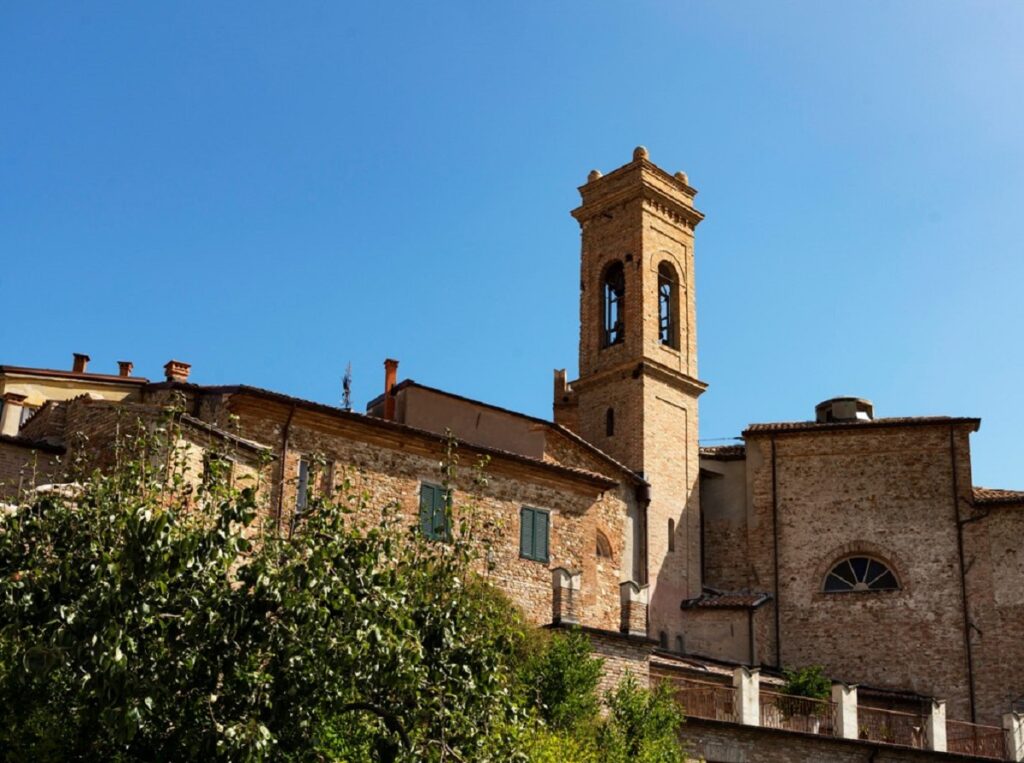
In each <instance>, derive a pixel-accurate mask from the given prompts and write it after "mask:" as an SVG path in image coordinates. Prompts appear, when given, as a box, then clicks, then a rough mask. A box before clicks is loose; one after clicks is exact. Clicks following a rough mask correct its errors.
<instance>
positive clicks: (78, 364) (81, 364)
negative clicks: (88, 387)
mask: <svg viewBox="0 0 1024 763" xmlns="http://www.w3.org/2000/svg"><path fill="white" fill-rule="evenodd" d="M72 354H73V356H74V359H75V360H74V363H72V365H71V371H72V372H73V373H76V374H84V373H85V369H86V368H87V367H88V365H89V361H90V360H91V358H90V357H89V356H88V355H85V354H83V353H81V352H76V353H72Z"/></svg>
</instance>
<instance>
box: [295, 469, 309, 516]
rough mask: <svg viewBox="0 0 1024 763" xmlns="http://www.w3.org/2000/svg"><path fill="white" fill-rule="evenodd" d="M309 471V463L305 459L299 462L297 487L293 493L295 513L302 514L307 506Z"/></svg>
mask: <svg viewBox="0 0 1024 763" xmlns="http://www.w3.org/2000/svg"><path fill="white" fill-rule="evenodd" d="M309 470H310V463H309V461H307V460H306V459H304V458H303V459H300V460H299V485H298V488H297V489H296V491H295V511H297V512H299V513H302V512H303V511H305V510H306V507H307V506H308V505H309Z"/></svg>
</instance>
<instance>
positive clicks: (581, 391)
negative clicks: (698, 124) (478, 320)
mask: <svg viewBox="0 0 1024 763" xmlns="http://www.w3.org/2000/svg"><path fill="white" fill-rule="evenodd" d="M579 190H580V195H581V196H582V198H583V203H582V205H581V206H579V207H578V208H577V209H574V210H573V212H572V215H573V217H575V218H576V220H577V221H578V222H579V224H580V228H581V236H582V252H581V263H580V358H579V372H580V376H579V379H577V380H576V381H574V382H572V383H571V385H570V384H567V383H566V381H565V374H564V372H557V371H556V373H555V405H554V408H555V420H556V421H558V422H559V423H562V424H564V425H565V426H567V427H569V428H571V429H573V430H574V431H576V432H577V433H578V434H579V435H580V436H582V437H583V438H585V439H586V440H588V441H589V442H591V443H593V444H594V445H596V446H597V447H599V448H601V449H602V450H604V451H605V452H606V453H608V454H609V455H611V456H613V457H614V458H616V459H618V460H620V461H622V462H623V463H624V464H626V465H627V466H629V467H630V468H631V469H633V470H635V471H637V472H640V473H642V474H643V476H644V477H645V478H646V479H647V481H648V482H649V483H650V485H651V488H650V496H649V497H650V502H649V504H648V505H647V510H646V518H643V517H642V516H641V517H638V518H634V522H633V524H634V526H635V531H634V538H633V539H632V543H629V542H628V541H627V546H629V545H632V546H633V548H635V549H636V553H635V554H634V563H633V577H634V578H637V579H639V581H640V582H647V583H649V585H650V597H651V598H650V610H649V612H650V615H649V635H650V636H652V637H654V638H660V637H662V635H664V638H665V639H666V641H667V642H668V645H669V646H670V647H671V646H674V645H675V643H676V641H675V638H676V636H678V635H680V634H681V633H682V626H681V619H682V618H681V613H680V603H681V602H682V601H683V600H684V599H686V598H690V597H695V596H698V595H700V593H701V578H700V569H701V564H700V554H701V548H700V497H699V494H698V485H699V479H698V473H699V468H700V467H699V462H698V446H697V398H698V397H699V396H700V394H701V393H702V392H703V391H704V390H705V389H706V388H707V385H706V384H705V383H704V382H701V381H699V380H698V379H697V332H696V308H695V301H694V288H693V285H694V278H693V238H694V229H695V228H696V227H697V225H698V224H699V223H700V221H701V220H702V219H704V216H703V215H702V214H701V213H700V212H698V211H697V210H696V209H695V208H694V206H693V200H694V197H695V196H696V194H697V192H696V191H695V190H694V189H693V188H691V187H690V185H689V183H688V182H687V178H686V175H685V174H684V173H682V172H677V173H676V174H675V175H670V174H669V173H667V172H665V171H664V170H662V169H661V168H660V167H658V166H656V165H655V164H653V163H652V162H651V161H650V158H649V156H648V153H647V150H646V149H645V148H643V147H638V148H637V149H636V150H635V151H634V152H633V161H632V162H630V163H629V164H626V165H625V166H623V167H619V168H618V169H617V170H615V171H614V172H611V173H609V174H608V175H602V174H601V173H600V172H599V171H597V170H594V171H593V172H591V173H590V175H589V177H588V179H587V183H586V185H584V186H581V187H580V189H579ZM644 525H646V527H644ZM645 547H646V548H645ZM645 551H646V553H644V552H645ZM623 569H624V570H628V569H629V565H628V564H623Z"/></svg>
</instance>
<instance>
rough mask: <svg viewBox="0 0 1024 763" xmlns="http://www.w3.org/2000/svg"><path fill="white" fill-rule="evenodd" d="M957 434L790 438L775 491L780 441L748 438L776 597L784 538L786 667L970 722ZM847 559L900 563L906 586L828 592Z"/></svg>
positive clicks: (764, 584) (761, 576)
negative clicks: (810, 668) (915, 698)
mask: <svg viewBox="0 0 1024 763" xmlns="http://www.w3.org/2000/svg"><path fill="white" fill-rule="evenodd" d="M950 432H951V428H950V426H945V425H939V426H913V427H875V426H865V427H863V428H856V429H839V430H835V431H833V430H815V431H812V432H801V433H791V434H784V435H779V436H777V437H775V440H774V448H775V491H776V493H775V495H773V480H772V466H771V464H772V439H771V437H770V436H768V435H761V434H758V435H756V436H749V437H748V440H747V451H748V464H747V468H748V477H749V478H750V479H751V481H752V496H753V503H752V511H751V516H750V519H749V523H748V528H747V531H748V545H749V548H750V549H751V554H750V558H751V562H752V564H751V580H750V583H751V585H752V587H754V588H756V589H758V590H766V591H773V589H774V580H775V575H776V571H775V569H774V566H773V562H774V559H775V556H774V546H775V544H776V542H777V545H778V572H777V575H778V581H779V587H778V591H777V595H776V606H778V607H779V617H780V621H781V633H780V634H779V639H780V646H781V658H782V664H783V665H784V666H786V667H796V666H803V665H811V664H821V665H823V666H824V667H825V669H826V672H827V673H828V674H829V675H831V676H832V677H834V678H836V679H840V680H844V681H848V682H854V683H863V684H870V685H874V686H878V687H883V688H891V689H903V690H910V691H914V692H917V693H919V694H924V695H928V696H938V697H943V698H946V699H948V700H949V712H950V717H952V718H962V719H968V718H970V708H969V691H968V685H967V683H968V682H967V655H966V648H965V639H964V622H963V614H962V613H963V609H962V596H961V582H960V563H959V558H958V552H957V524H956V516H955V505H954V500H953V483H954V480H953V469H952V464H953V460H954V456H952V455H951V448H950ZM953 436H954V442H955V444H956V455H955V460H956V464H957V480H956V482H957V485H958V488H959V490H960V493H961V497H962V498H963V497H964V496H965V495H966V496H969V495H970V492H969V491H970V484H971V481H970V463H969V450H968V442H967V438H968V430H967V428H965V427H963V426H960V427H959V428H956V427H954V428H953ZM752 456H753V458H752ZM965 491H966V492H965ZM776 504H777V506H778V516H777V526H775V525H774V524H773V507H774V506H775V505H776ZM848 554H864V555H867V556H872V557H875V558H878V559H880V560H882V561H884V562H885V563H887V564H888V565H889V566H890V567H891V569H892V570H893V571H894V572H895V574H896V576H897V577H898V578H899V582H900V590H898V591H891V592H849V593H824V592H823V590H822V587H823V581H824V579H825V576H826V575H827V573H828V572H829V570H830V569H831V566H832V565H833V564H834V563H835V562H836V561H838V560H839V559H841V558H842V557H844V556H846V555H848ZM988 720H990V721H992V720H996V719H988Z"/></svg>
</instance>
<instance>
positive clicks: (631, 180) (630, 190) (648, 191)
mask: <svg viewBox="0 0 1024 763" xmlns="http://www.w3.org/2000/svg"><path fill="white" fill-rule="evenodd" d="M679 176H682V177H685V176H684V175H682V173H679V174H678V176H677V175H670V174H669V173H668V172H666V171H665V170H663V169H662V168H661V167H659V166H658V165H656V164H654V163H653V162H651V161H650V160H649V159H637V160H634V161H632V162H630V163H629V164H626V165H623V166H622V167H619V168H618V169H617V170H615V171H614V172H610V173H609V174H607V175H601V176H598V177H593V179H591V180H590V181H589V182H588V183H586V184H585V185H582V186H580V187H579V192H580V196H581V197H582V198H583V204H581V205H580V206H579V207H577V208H576V209H574V210H572V212H571V213H570V214H572V216H573V217H575V218H576V220H577V221H579V223H580V224H581V225H582V224H583V223H584V222H586V221H587V220H591V219H593V218H594V217H596V216H598V215H601V214H604V213H607V212H608V211H609V210H611V209H614V208H616V207H619V206H622V205H623V204H626V203H628V202H631V201H634V200H635V199H637V198H642V199H643V201H644V202H645V203H646V204H648V205H649V206H652V207H654V208H655V209H657V210H658V211H660V212H662V213H663V214H668V215H670V216H671V217H672V218H673V220H674V221H675V222H677V223H679V224H681V225H683V226H684V227H686V228H688V229H690V230H693V229H694V228H696V227H697V225H699V224H700V222H701V220H703V219H704V215H703V214H702V213H701V212H700V211H699V210H697V209H696V208H694V206H693V199H694V197H695V196H696V195H697V191H696V189H694V188H692V187H691V186H690V185H689V184H688V183H686V182H685V181H683V180H682V179H680V177H679Z"/></svg>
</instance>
